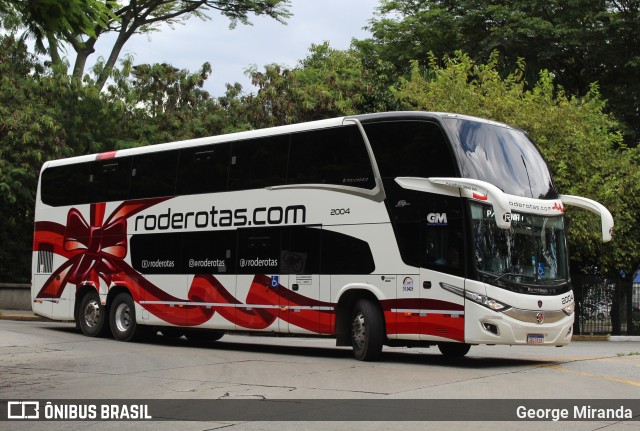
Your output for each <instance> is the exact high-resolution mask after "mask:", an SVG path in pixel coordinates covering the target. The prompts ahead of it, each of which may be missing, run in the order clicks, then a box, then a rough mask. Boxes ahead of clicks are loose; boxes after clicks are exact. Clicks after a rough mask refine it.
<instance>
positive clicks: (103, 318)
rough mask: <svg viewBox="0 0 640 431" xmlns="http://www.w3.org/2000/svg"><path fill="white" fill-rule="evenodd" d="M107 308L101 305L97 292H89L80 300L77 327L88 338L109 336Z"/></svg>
mask: <svg viewBox="0 0 640 431" xmlns="http://www.w3.org/2000/svg"><path fill="white" fill-rule="evenodd" d="M108 319H109V316H108V311H107V307H105V306H104V305H103V304H101V303H100V296H99V295H98V292H96V291H95V290H91V291H89V292H87V293H86V294H85V295H84V296H83V297H82V299H81V300H80V306H79V307H78V315H77V319H76V322H77V326H79V327H80V330H81V331H82V333H83V334H84V335H86V336H87V337H103V336H106V335H108V331H109V323H108Z"/></svg>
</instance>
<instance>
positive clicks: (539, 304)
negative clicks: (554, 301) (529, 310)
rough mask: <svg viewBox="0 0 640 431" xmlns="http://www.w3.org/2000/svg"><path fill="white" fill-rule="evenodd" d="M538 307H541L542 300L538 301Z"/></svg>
mask: <svg viewBox="0 0 640 431" xmlns="http://www.w3.org/2000/svg"><path fill="white" fill-rule="evenodd" d="M538 308H542V301H541V300H540V301H538Z"/></svg>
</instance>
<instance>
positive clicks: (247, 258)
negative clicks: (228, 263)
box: [236, 228, 281, 274]
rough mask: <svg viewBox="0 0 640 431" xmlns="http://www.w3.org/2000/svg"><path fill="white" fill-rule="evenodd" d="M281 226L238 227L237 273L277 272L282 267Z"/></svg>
mask: <svg viewBox="0 0 640 431" xmlns="http://www.w3.org/2000/svg"><path fill="white" fill-rule="evenodd" d="M280 237H281V230H280V229H279V228H264V229H254V228H251V229H238V266H237V271H236V273H237V274H276V273H278V271H279V268H280V264H279V261H280Z"/></svg>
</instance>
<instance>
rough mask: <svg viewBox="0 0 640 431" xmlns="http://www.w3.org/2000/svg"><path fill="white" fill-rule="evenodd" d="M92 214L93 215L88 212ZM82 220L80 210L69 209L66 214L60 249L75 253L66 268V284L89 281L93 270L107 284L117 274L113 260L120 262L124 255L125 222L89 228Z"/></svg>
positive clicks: (114, 222)
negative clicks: (67, 272) (74, 258)
mask: <svg viewBox="0 0 640 431" xmlns="http://www.w3.org/2000/svg"><path fill="white" fill-rule="evenodd" d="M92 215H93V212H92ZM97 222H99V221H98V220H95V219H94V220H92V226H89V224H88V223H87V222H86V221H85V219H84V217H82V214H81V213H80V211H78V210H77V209H75V208H72V209H71V210H70V211H69V214H68V215H67V229H66V231H65V236H64V249H65V251H68V252H76V251H77V252H79V255H78V256H79V258H78V259H77V260H75V262H74V264H73V265H72V266H71V268H70V269H69V274H68V275H67V281H69V282H70V283H73V284H79V283H81V282H82V281H84V280H87V279H90V278H91V277H90V272H91V271H95V272H96V273H97V274H98V276H99V277H100V278H102V279H103V280H104V281H105V282H106V283H107V285H109V284H111V274H113V273H114V272H116V271H117V269H116V264H115V262H114V259H118V260H120V259H124V257H125V256H126V255H127V222H126V220H125V219H124V218H122V217H120V218H118V219H116V220H113V221H111V222H109V223H107V224H105V225H98V226H96V225H93V224H94V223H97Z"/></svg>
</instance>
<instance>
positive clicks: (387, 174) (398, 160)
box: [364, 121, 459, 178]
mask: <svg viewBox="0 0 640 431" xmlns="http://www.w3.org/2000/svg"><path fill="white" fill-rule="evenodd" d="M364 129H365V131H366V133H367V138H368V139H369V142H370V143H371V147H372V149H373V153H374V154H375V156H376V162H377V163H378V169H380V175H381V176H382V177H383V178H395V177H422V178H427V177H454V176H458V175H459V174H458V170H457V168H456V164H455V161H454V158H453V153H452V149H451V148H450V146H449V143H448V141H447V139H446V138H445V135H444V133H443V131H442V129H441V128H440V126H438V125H437V124H435V123H431V122H428V121H388V122H379V123H371V124H365V125H364Z"/></svg>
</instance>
